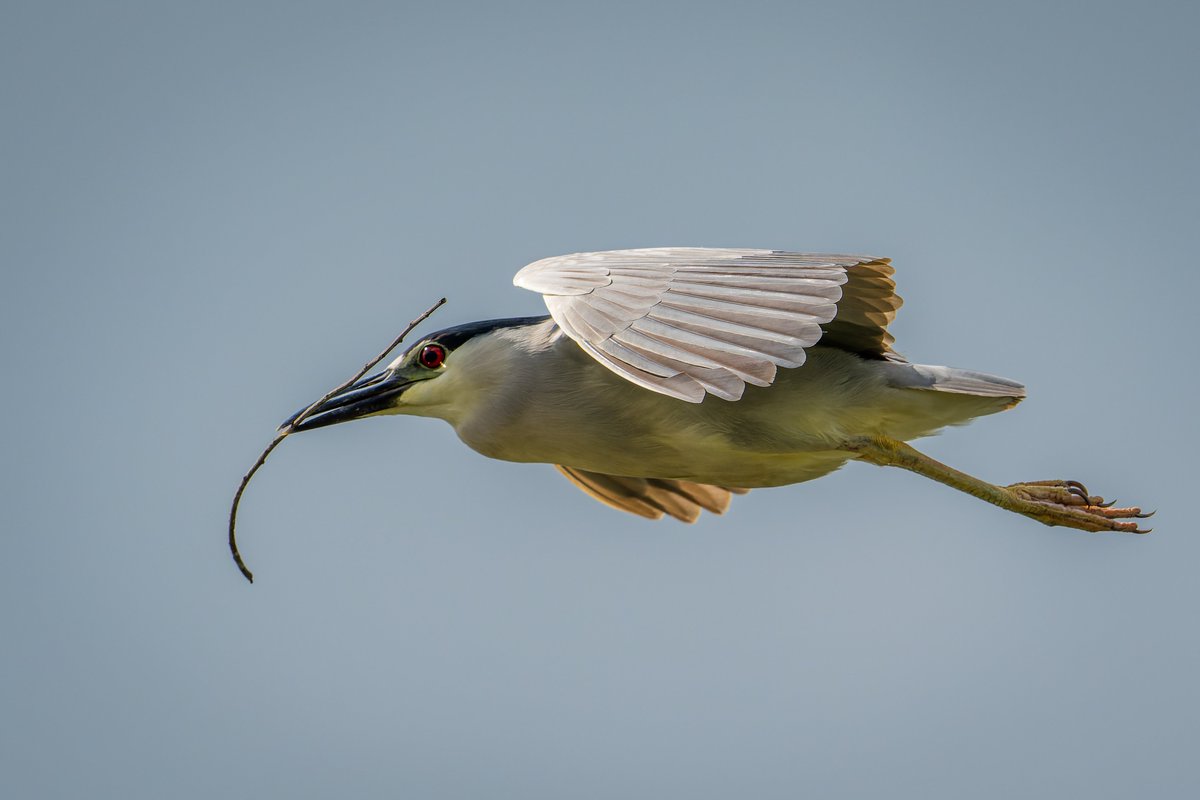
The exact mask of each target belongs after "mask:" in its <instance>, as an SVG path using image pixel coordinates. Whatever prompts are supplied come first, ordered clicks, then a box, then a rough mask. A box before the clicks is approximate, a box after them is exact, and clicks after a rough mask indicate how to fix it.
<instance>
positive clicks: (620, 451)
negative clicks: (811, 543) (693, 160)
mask: <svg viewBox="0 0 1200 800" xmlns="http://www.w3.org/2000/svg"><path fill="white" fill-rule="evenodd" d="M434 338H436V335H435V337H434ZM454 357H455V360H456V366H458V365H464V366H465V367H466V368H465V369H458V370H456V371H455V373H453V374H451V373H447V375H446V376H445V377H444V378H442V379H439V383H440V381H441V380H447V379H449V380H453V381H454V385H453V386H452V387H450V388H452V391H453V396H454V397H456V398H474V399H475V400H476V402H470V401H466V402H463V401H462V400H459V401H457V402H455V403H454V404H453V406H452V407H447V406H445V405H444V404H441V403H439V402H437V400H436V399H434V401H433V402H431V403H430V404H429V405H428V406H426V405H424V404H423V402H422V401H423V397H422V392H421V386H420V385H417V386H414V387H413V388H412V389H410V390H409V397H408V401H409V405H408V406H407V413H412V414H420V415H429V416H440V417H443V418H444V419H446V421H447V422H449V423H450V424H451V425H452V426H454V429H455V431H456V432H457V433H458V435H459V438H461V439H462V440H463V442H465V443H466V444H467V445H468V446H470V447H471V448H472V449H474V450H476V451H478V452H480V453H482V454H483V455H485V456H489V457H491V458H498V459H503V460H506V461H523V462H541V463H549V464H562V465H567V466H571V467H577V468H579V469H584V470H587V471H589V472H597V473H602V474H606V475H621V476H636V477H645V478H669V479H680V480H687V481H694V482H697V483H706V484H715V485H718V486H728V487H739V488H756V487H763V486H782V485H785V484H790V483H799V482H800V481H806V480H811V479H813V478H817V477H820V476H821V475H824V474H826V473H828V472H831V471H832V470H835V469H837V468H838V467H839V466H841V465H842V464H843V463H845V462H846V461H847V460H849V459H850V458H853V457H854V455H853V454H852V453H849V452H846V451H844V450H840V449H839V446H840V445H842V444H843V443H844V442H846V441H848V440H850V439H853V438H856V437H862V436H886V437H890V438H894V439H900V440H904V441H907V440H911V439H916V438H919V437H921V436H927V435H929V434H931V433H935V432H936V431H937V430H939V429H940V428H943V427H945V426H947V425H956V424H961V423H964V422H968V421H969V420H971V419H972V418H974V417H977V416H982V415H984V414H991V413H994V412H996V411H1001V410H1003V409H1004V408H1006V407H1008V406H1011V405H1012V404H1013V403H1015V402H1016V401H1017V399H1019V398H1020V397H1021V396H1023V391H1022V390H1021V387H1020V386H1019V385H1018V384H1015V383H1012V382H1008V381H1002V379H995V380H996V383H995V390H1005V391H1008V392H1009V393H1010V394H1008V395H1002V396H996V395H994V394H992V395H985V396H978V395H970V394H963V393H957V392H953V393H952V392H941V391H934V390H930V389H928V388H924V389H922V388H913V384H914V382H915V381H916V380H917V379H918V378H919V376H917V375H914V374H913V373H912V370H913V365H910V364H901V363H895V362H891V361H886V360H881V359H874V360H867V359H863V358H861V357H860V356H857V355H855V354H853V353H848V352H846V351H844V350H840V349H838V348H835V347H821V346H819V345H818V346H814V347H813V348H811V349H810V350H809V352H808V358H807V361H806V362H805V364H804V366H803V367H802V368H800V369H795V370H780V371H779V373H778V375H777V376H776V378H775V382H774V383H773V384H772V385H771V386H769V387H757V386H750V387H747V389H746V393H745V394H744V395H743V396H742V398H741V399H740V400H738V401H737V402H736V403H729V402H725V401H720V400H716V399H715V398H714V399H710V400H706V401H705V402H702V403H684V402H680V401H679V400H677V399H675V398H672V397H668V396H666V395H663V394H659V393H656V392H650V391H628V384H627V383H626V382H625V381H624V380H623V379H622V378H620V377H619V376H618V375H616V374H614V373H613V372H612V371H610V370H608V369H605V368H604V367H602V366H601V365H600V364H598V363H597V362H596V361H595V360H594V359H592V358H590V357H589V356H588V355H587V354H586V353H585V352H584V351H583V350H582V349H580V348H579V347H578V345H576V344H575V342H574V341H572V340H571V339H570V338H569V337H567V336H566V335H564V334H563V332H562V330H561V329H560V328H559V327H558V326H557V325H556V324H555V323H554V321H553V320H551V319H549V318H547V319H545V320H543V321H540V322H534V323H529V322H528V321H526V320H521V321H518V322H517V323H516V324H513V325H500V326H498V327H497V328H496V329H495V330H494V333H493V334H492V335H490V336H487V337H476V338H474V339H471V340H469V341H467V342H465V343H464V344H463V345H462V346H461V347H459V348H458V349H457V350H455V353H454ZM430 387H431V388H432V387H433V384H430ZM437 388H438V391H437V393H436V397H437V398H440V397H442V396H444V395H445V394H446V389H447V387H444V386H442V387H437ZM592 420H603V421H604V424H602V425H594V424H588V423H589V421H592Z"/></svg>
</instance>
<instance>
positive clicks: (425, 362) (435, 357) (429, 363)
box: [417, 344, 446, 369]
mask: <svg viewBox="0 0 1200 800" xmlns="http://www.w3.org/2000/svg"><path fill="white" fill-rule="evenodd" d="M417 360H418V361H420V362H421V366H422V367H425V368H426V369H437V368H438V367H440V366H441V365H442V363H443V362H444V361H445V360H446V348H444V347H442V346H441V345H440V344H427V345H425V346H424V347H423V348H421V355H419V356H417Z"/></svg>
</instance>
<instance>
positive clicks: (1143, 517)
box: [1133, 509, 1158, 519]
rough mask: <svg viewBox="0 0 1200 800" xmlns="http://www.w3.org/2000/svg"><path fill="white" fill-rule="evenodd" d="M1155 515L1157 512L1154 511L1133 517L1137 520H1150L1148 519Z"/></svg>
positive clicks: (1140, 513)
mask: <svg viewBox="0 0 1200 800" xmlns="http://www.w3.org/2000/svg"><path fill="white" fill-rule="evenodd" d="M1157 513H1158V510H1157V509H1155V510H1154V511H1143V512H1139V513H1137V514H1134V515H1133V516H1135V517H1137V518H1138V519H1150V517H1153V516H1154V515H1155V514H1157Z"/></svg>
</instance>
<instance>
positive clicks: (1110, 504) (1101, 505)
mask: <svg viewBox="0 0 1200 800" xmlns="http://www.w3.org/2000/svg"><path fill="white" fill-rule="evenodd" d="M1116 504H1117V501H1116V500H1109V501H1108V502H1107V503H1096V508H1112V507H1113V506H1114V505H1116Z"/></svg>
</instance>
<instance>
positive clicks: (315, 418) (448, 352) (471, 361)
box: [280, 317, 547, 431]
mask: <svg viewBox="0 0 1200 800" xmlns="http://www.w3.org/2000/svg"><path fill="white" fill-rule="evenodd" d="M546 319H547V318H546V317H524V318H520V319H503V320H487V321H484V322H473V323H470V324H467V325H459V326H456V327H453V328H446V329H445V330H441V331H438V332H436V333H433V334H430V335H429V336H426V337H424V338H423V339H421V340H420V341H418V342H417V343H416V344H414V345H413V346H411V347H410V348H408V350H406V351H405V352H404V354H403V355H401V356H400V357H399V358H397V359H396V360H395V361H393V362H392V363H391V364H389V365H388V367H387V369H385V370H383V371H382V372H380V373H377V374H375V375H371V376H368V377H366V378H363V379H362V380H360V381H358V382H357V383H354V384H352V385H351V386H349V387H347V388H346V389H344V390H343V391H341V392H339V393H338V394H335V395H334V396H333V397H330V398H329V399H328V400H326V401H325V402H324V403H322V404H321V405H320V406H318V407H317V408H316V409H314V410H313V413H312V414H310V415H309V416H308V417H306V418H305V419H304V421H303V422H301V423H300V424H299V425H297V426H296V427H295V430H297V431H307V430H312V429H314V428H323V427H325V426H327V425H335V424H337V423H339V422H348V421H349V420H352V419H362V418H363V417H375V416H382V415H385V414H414V415H418V416H430V417H441V418H443V419H447V420H450V421H452V422H453V421H454V418H455V417H456V416H457V412H458V411H459V410H461V409H463V408H464V407H466V406H468V405H470V404H471V403H473V402H474V401H475V400H476V399H477V398H478V397H479V396H480V394H481V391H482V390H483V389H484V388H485V387H486V385H487V383H488V380H489V379H488V373H489V372H491V371H492V370H493V369H494V368H495V367H496V365H497V363H498V362H499V361H502V360H503V359H504V358H505V356H506V355H507V354H508V353H510V352H511V351H512V349H513V347H512V341H513V340H512V337H511V335H510V333H509V332H511V331H512V330H514V329H518V328H522V327H526V326H529V325H532V324H536V323H541V322H544V321H545V320H546ZM299 415H300V412H297V413H296V414H293V415H292V416H291V417H289V418H288V419H287V420H285V421H284V422H283V424H282V425H281V426H280V428H283V427H286V426H287V425H289V424H290V423H291V422H292V420H294V419H296V417H298V416H299Z"/></svg>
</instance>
